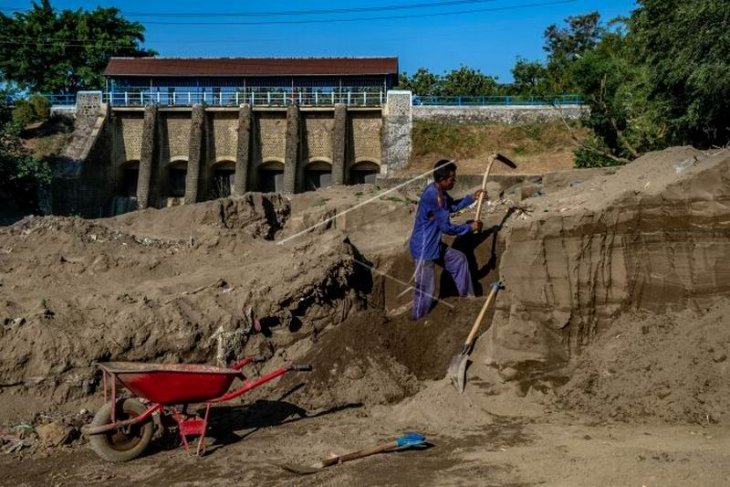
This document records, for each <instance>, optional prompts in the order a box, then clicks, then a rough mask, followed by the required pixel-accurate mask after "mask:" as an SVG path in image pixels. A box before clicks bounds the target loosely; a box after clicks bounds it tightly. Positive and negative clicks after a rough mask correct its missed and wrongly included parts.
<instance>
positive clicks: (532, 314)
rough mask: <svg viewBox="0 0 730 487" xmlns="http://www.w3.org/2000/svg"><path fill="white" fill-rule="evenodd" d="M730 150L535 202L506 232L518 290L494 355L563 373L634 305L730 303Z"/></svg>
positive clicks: (686, 151)
mask: <svg viewBox="0 0 730 487" xmlns="http://www.w3.org/2000/svg"><path fill="white" fill-rule="evenodd" d="M728 201H730V151H728V150H723V151H719V152H717V153H715V154H712V155H705V154H702V153H700V152H699V151H696V150H695V149H692V148H674V149H668V150H665V151H663V152H658V153H652V154H648V155H646V156H644V157H642V158H640V159H638V160H636V161H634V162H633V163H631V164H629V165H627V166H625V167H622V168H620V169H618V170H617V171H616V172H615V174H613V175H605V176H599V177H596V178H593V179H591V180H588V181H586V182H584V183H582V184H579V185H576V186H575V187H572V188H566V189H564V190H562V191H558V192H556V193H554V194H551V195H548V196H545V197H541V198H533V199H530V200H527V201H526V204H527V205H529V206H530V207H531V212H530V213H529V214H528V215H524V214H523V215H521V216H520V217H519V218H516V219H513V220H512V221H511V223H510V224H509V226H508V229H507V233H506V250H505V252H504V253H503V255H502V259H501V263H500V269H499V272H500V275H501V276H502V279H503V280H504V281H505V282H506V285H507V289H506V292H504V293H501V294H500V297H499V299H498V301H497V306H498V312H497V314H496V317H495V324H494V326H493V327H492V328H491V330H490V340H489V344H488V346H486V347H484V353H485V356H486V358H487V360H489V361H490V362H491V363H494V364H496V365H498V366H500V367H504V366H508V365H514V366H516V367H518V366H520V364H522V365H538V364H542V365H545V366H548V367H553V366H560V365H562V364H564V363H566V362H567V361H568V360H569V359H570V358H571V357H573V356H575V355H576V354H578V353H579V352H580V350H581V348H582V347H584V346H586V345H588V344H590V343H591V342H592V341H593V340H594V339H595V338H596V337H597V336H598V335H599V334H600V333H601V332H602V331H603V330H605V329H608V328H609V327H610V326H611V322H612V320H613V318H614V317H615V316H618V315H619V314H621V313H622V312H625V311H629V310H632V309H645V310H651V311H654V312H657V313H663V312H666V311H671V310H679V309H685V308H691V309H695V310H699V309H702V308H705V307H707V306H709V305H711V304H712V303H713V301H714V300H716V299H717V298H718V297H722V296H729V295H730V225H728V222H729V221H730V206H729V205H728Z"/></svg>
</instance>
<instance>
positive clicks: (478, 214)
mask: <svg viewBox="0 0 730 487" xmlns="http://www.w3.org/2000/svg"><path fill="white" fill-rule="evenodd" d="M496 156H497V155H496V154H491V155H490V156H489V160H488V162H487V170H486V171H484V177H483V178H482V192H481V193H480V194H479V199H478V200H477V209H476V212H475V213H474V221H477V222H478V221H479V220H481V218H482V204H483V203H484V191H486V190H487V178H488V177H489V171H491V170H492V164H494V159H495V158H496Z"/></svg>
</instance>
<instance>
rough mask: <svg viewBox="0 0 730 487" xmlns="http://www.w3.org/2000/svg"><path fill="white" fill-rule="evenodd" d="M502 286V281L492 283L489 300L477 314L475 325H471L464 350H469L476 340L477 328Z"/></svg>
mask: <svg viewBox="0 0 730 487" xmlns="http://www.w3.org/2000/svg"><path fill="white" fill-rule="evenodd" d="M500 287H502V283H501V282H496V283H494V284H492V290H491V291H489V296H487V300H486V301H484V306H482V309H481V310H480V311H479V315H478V316H477V319H476V321H474V325H473V326H472V327H471V331H470V332H469V336H468V337H467V338H466V342H464V350H465V351H467V350H469V348H471V344H472V342H473V341H474V337H476V334H477V330H478V329H479V325H480V324H481V322H482V319H483V318H484V315H485V314H486V313H487V309H488V308H489V305H490V304H492V301H494V296H496V295H497V290H499V288H500Z"/></svg>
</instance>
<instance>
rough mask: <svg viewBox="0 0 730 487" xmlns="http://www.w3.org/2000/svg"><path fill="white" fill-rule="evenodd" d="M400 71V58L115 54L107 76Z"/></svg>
mask: <svg viewBox="0 0 730 487" xmlns="http://www.w3.org/2000/svg"><path fill="white" fill-rule="evenodd" d="M372 74H375V75H378V74H379V75H387V74H398V58H397V57H323V58H314V57H310V58H241V57H238V58H165V57H156V58H155V57H146V58H129V57H113V58H111V59H110V60H109V63H108V64H107V65H106V69H105V70H104V75H105V76H176V77H179V76H242V77H243V76H363V75H372Z"/></svg>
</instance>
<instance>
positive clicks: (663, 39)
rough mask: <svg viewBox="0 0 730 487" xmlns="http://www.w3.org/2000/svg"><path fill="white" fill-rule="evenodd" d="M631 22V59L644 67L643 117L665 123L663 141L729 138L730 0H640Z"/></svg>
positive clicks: (706, 142)
mask: <svg viewBox="0 0 730 487" xmlns="http://www.w3.org/2000/svg"><path fill="white" fill-rule="evenodd" d="M629 27H630V30H629V38H630V39H631V41H632V42H633V45H634V46H635V50H634V51H633V52H632V55H633V56H632V57H633V61H634V62H635V63H637V64H639V65H641V66H644V67H645V68H646V70H647V72H646V78H645V82H646V85H645V86H646V96H647V101H648V108H649V109H650V113H648V114H647V119H650V120H651V121H652V122H653V123H655V124H661V125H664V126H665V127H666V133H665V135H664V137H663V139H662V142H663V143H664V144H687V143H691V144H695V145H698V146H701V147H708V146H712V145H725V144H727V143H728V142H730V3H728V2H727V1H726V0H682V1H679V0H661V1H659V0H642V1H640V2H639V8H637V9H636V10H635V11H634V12H633V14H632V15H631V19H630V22H629Z"/></svg>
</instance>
